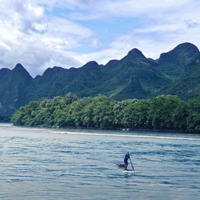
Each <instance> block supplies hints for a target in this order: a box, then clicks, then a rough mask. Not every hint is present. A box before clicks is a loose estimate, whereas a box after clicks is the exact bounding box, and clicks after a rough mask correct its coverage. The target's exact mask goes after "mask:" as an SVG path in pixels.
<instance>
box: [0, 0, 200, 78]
mask: <svg viewBox="0 0 200 200" xmlns="http://www.w3.org/2000/svg"><path fill="white" fill-rule="evenodd" d="M0 5H1V6H0V68H3V67H6V68H10V69H13V67H14V66H15V65H16V64H17V63H21V64H22V65H23V66H24V67H25V68H26V69H27V70H28V71H29V73H30V74H31V75H32V76H33V77H35V76H36V75H38V74H42V73H43V72H44V70H45V69H46V68H49V67H53V66H61V67H64V68H70V67H80V66H82V65H84V64H85V63H87V62H88V61H92V60H95V61H97V62H98V63H99V64H106V63H107V62H108V61H109V60H111V59H121V58H122V57H124V56H125V55H126V54H127V53H128V51H130V50H131V49H133V48H138V49H139V50H141V51H142V52H143V54H144V55H145V56H146V57H150V58H153V59H157V58H159V56H160V54H161V53H162V52H168V51H170V50H171V49H173V48H174V47H176V46H177V45H178V44H180V43H183V42H191V43H193V44H194V45H196V46H197V47H198V48H199V47H200V17H199V16H200V15H199V12H200V0H100V1H98V0H26V1H22V0H0Z"/></svg>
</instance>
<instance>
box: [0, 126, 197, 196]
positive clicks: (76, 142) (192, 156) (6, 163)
mask: <svg viewBox="0 0 200 200" xmlns="http://www.w3.org/2000/svg"><path fill="white" fill-rule="evenodd" d="M126 151H129V152H130V153H131V159H132V162H133V165H134V168H135V172H134V173H124V172H123V171H122V170H121V169H118V168H117V166H116V164H117V163H120V162H123V159H124V154H125V153H126ZM128 167H129V168H131V165H130V164H129V166H128ZM0 199H8V200H10V199H17V200H18V199H19V200H21V199H29V200H32V199H34V200H35V199H42V200H46V199H48V200H50V199H52V200H54V199H56V200H59V199H73V200H76V199H77V200H80V199H85V200H86V199H87V200H90V199H94V200H100V199H109V200H110V199H115V200H116V199H137V200H144V199H153V200H162V199H165V200H172V199H174V200H177V199H180V200H189V199H195V200H196V199H200V135H186V134H182V135H181V134H180V135H179V134H170V135H169V134H166V133H156V134H150V133H137V132H134V133H130V132H129V133H124V132H115V131H101V132H99V131H98V132H97V131H96V132H95V131H87V130H84V131H80V130H77V131H75V130H74V131H72V130H53V129H31V128H30V129H29V128H20V127H14V126H11V125H10V124H0Z"/></svg>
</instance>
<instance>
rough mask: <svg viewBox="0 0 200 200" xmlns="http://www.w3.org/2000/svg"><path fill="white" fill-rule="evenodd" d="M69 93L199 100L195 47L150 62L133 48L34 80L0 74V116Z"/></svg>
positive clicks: (199, 57)
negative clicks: (121, 54) (116, 56)
mask: <svg viewBox="0 0 200 200" xmlns="http://www.w3.org/2000/svg"><path fill="white" fill-rule="evenodd" d="M69 92H72V93H76V94H77V96H78V97H85V96H96V95H98V94H103V95H107V96H108V97H109V98H112V99H116V100H123V99H130V98H137V99H146V98H151V97H154V96H157V95H160V94H173V95H177V96H179V97H180V98H182V99H185V100H187V99H190V98H192V97H195V96H197V95H199V94H200V52H199V49H198V48H197V47H196V46H195V45H193V44H191V43H183V44H180V45H178V46H177V47H175V48H174V49H173V50H171V51H169V52H167V53H162V54H161V55H160V57H159V59H157V60H153V59H150V58H146V57H145V56H144V55H143V53H142V52H141V51H140V50H138V49H136V48H134V49H132V50H131V51H129V52H128V54H127V55H126V56H125V57H124V58H122V59H121V60H111V61H109V62H108V63H107V64H106V65H99V64H98V63H97V62H95V61H91V62H88V63H86V64H85V65H83V66H82V67H80V68H70V69H64V68H62V67H53V68H48V69H47V70H45V72H44V73H43V75H42V76H39V75H38V76H36V77H35V78H32V77H31V76H30V74H29V73H28V72H27V70H26V69H25V68H24V67H23V66H22V65H21V64H17V65H16V66H15V68H14V69H12V70H10V69H6V68H2V69H0V113H2V114H8V115H10V114H12V113H13V112H14V111H15V110H16V109H18V108H19V107H20V106H23V105H26V104H28V103H29V102H30V101H34V100H38V99H40V98H42V97H45V98H53V97H54V96H64V95H66V94H67V93H69Z"/></svg>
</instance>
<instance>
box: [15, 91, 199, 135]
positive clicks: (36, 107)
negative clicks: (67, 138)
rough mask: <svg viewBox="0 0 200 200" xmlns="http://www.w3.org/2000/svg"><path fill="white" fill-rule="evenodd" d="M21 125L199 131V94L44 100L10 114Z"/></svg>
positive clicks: (70, 94)
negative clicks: (188, 98) (121, 98)
mask: <svg viewBox="0 0 200 200" xmlns="http://www.w3.org/2000/svg"><path fill="white" fill-rule="evenodd" d="M11 122H12V123H13V124H14V125H19V126H31V127H35V126H37V127H69V126H72V127H87V128H89V127H91V128H100V129H120V128H128V129H162V130H183V131H187V132H199V131H200V96H198V97H196V98H193V99H191V100H189V101H187V102H186V101H183V100H181V99H180V98H178V97H177V96H173V95H161V96H157V97H155V98H152V99H146V100H138V99H127V100H123V101H115V100H112V99H109V98H108V97H106V96H103V95H98V96H96V97H85V98H81V99H78V98H77V96H76V95H75V94H72V93H69V94H67V95H66V96H65V97H60V96H57V97H54V98H53V99H42V100H39V101H33V102H30V103H29V104H28V105H26V106H23V107H21V108H20V109H19V110H17V111H16V112H15V113H14V114H13V116H12V117H11Z"/></svg>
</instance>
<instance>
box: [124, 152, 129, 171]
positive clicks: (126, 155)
mask: <svg viewBox="0 0 200 200" xmlns="http://www.w3.org/2000/svg"><path fill="white" fill-rule="evenodd" d="M128 159H130V155H129V152H127V153H126V154H125V158H124V166H125V170H126V169H127V167H128Z"/></svg>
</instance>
